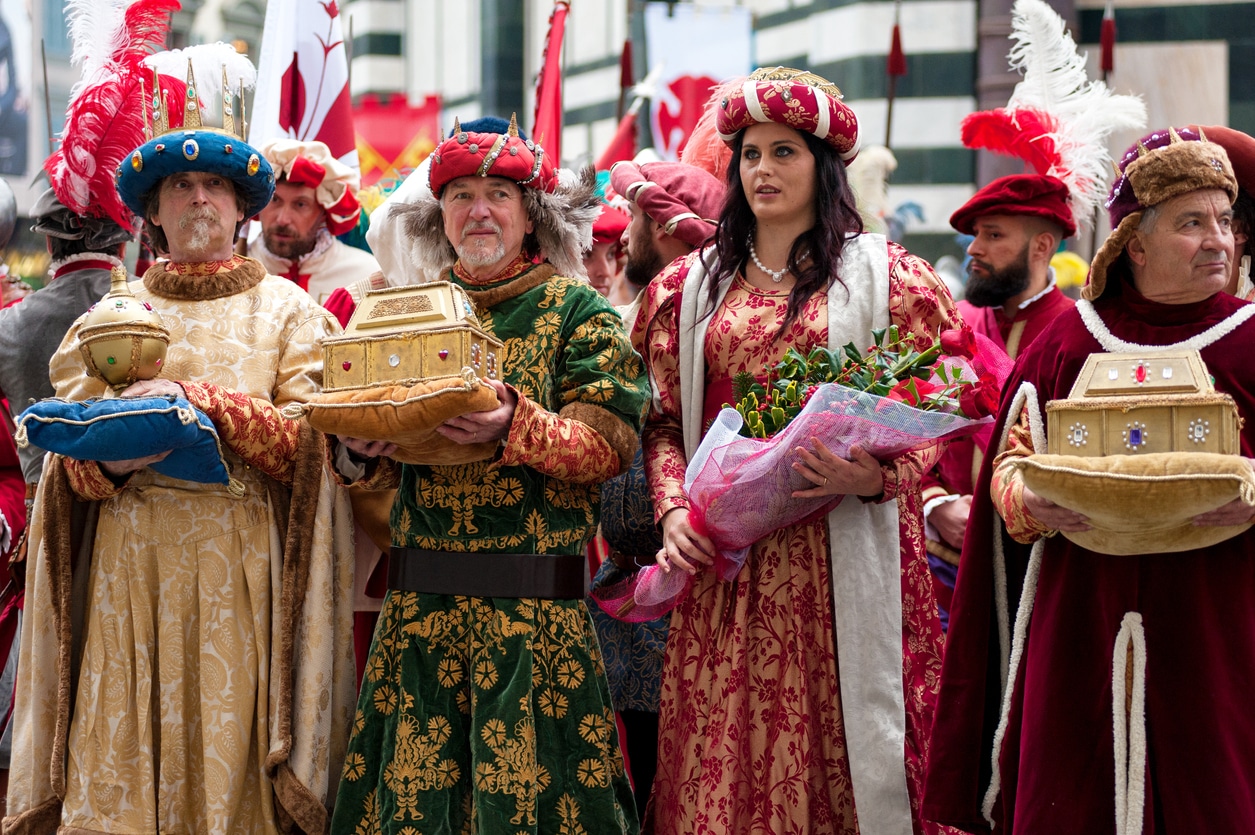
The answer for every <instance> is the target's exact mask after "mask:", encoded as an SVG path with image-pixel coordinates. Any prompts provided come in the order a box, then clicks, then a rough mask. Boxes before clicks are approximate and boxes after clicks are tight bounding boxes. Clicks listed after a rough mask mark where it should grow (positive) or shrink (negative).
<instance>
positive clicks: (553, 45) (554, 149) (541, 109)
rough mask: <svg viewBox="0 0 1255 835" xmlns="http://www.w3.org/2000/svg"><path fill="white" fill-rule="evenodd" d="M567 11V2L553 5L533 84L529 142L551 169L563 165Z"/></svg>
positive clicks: (568, 8)
mask: <svg viewBox="0 0 1255 835" xmlns="http://www.w3.org/2000/svg"><path fill="white" fill-rule="evenodd" d="M570 8H571V4H570V3H569V2H568V0H556V2H555V3H554V4H553V13H552V14H551V15H549V35H548V37H547V38H545V54H544V57H543V58H542V59H541V67H540V77H539V78H538V79H537V80H536V118H535V119H534V120H533V122H532V139H533V140H535V141H536V142H537V143H539V144H540V146H541V147H542V148H544V149H545V153H547V154H548V155H549V157H550V159H552V160H553V163H554V165H559V164H561V162H562V36H563V33H564V32H565V30H566V16H567V12H568V11H570Z"/></svg>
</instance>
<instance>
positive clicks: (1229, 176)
mask: <svg viewBox="0 0 1255 835" xmlns="http://www.w3.org/2000/svg"><path fill="white" fill-rule="evenodd" d="M1124 175H1125V177H1127V178H1128V181H1129V184H1130V185H1131V186H1133V194H1134V195H1135V196H1136V197H1137V202H1138V204H1139V205H1142V206H1157V205H1159V204H1160V203H1162V202H1164V201H1165V200H1171V199H1172V198H1173V197H1179V196H1180V195H1182V194H1185V193H1187V192H1191V191H1198V190H1199V189H1205V188H1217V189H1220V190H1221V191H1223V192H1226V193H1227V194H1228V195H1229V202H1230V203H1232V202H1233V201H1234V200H1236V199H1237V198H1238V181H1237V179H1236V178H1235V177H1234V176H1233V166H1232V165H1231V164H1230V163H1229V155H1228V154H1227V153H1225V149H1224V148H1222V147H1220V146H1219V145H1217V144H1215V143H1214V142H1173V143H1172V144H1170V145H1165V146H1163V147H1162V148H1156V149H1155V150H1153V151H1151V152H1150V153H1147V154H1146V155H1144V156H1140V157H1138V158H1137V159H1135V160H1133V161H1132V162H1130V163H1129V165H1128V167H1127V168H1125V169H1124ZM1121 225H1123V223H1121Z"/></svg>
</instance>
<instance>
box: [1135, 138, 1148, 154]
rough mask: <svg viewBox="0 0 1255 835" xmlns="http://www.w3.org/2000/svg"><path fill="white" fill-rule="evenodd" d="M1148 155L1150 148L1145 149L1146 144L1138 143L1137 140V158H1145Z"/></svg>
mask: <svg viewBox="0 0 1255 835" xmlns="http://www.w3.org/2000/svg"><path fill="white" fill-rule="evenodd" d="M1149 153H1150V148H1147V147H1146V143H1145V142H1142V141H1140V140H1139V141H1138V143H1137V155H1138V156H1139V157H1144V156H1146V155H1147V154H1149Z"/></svg>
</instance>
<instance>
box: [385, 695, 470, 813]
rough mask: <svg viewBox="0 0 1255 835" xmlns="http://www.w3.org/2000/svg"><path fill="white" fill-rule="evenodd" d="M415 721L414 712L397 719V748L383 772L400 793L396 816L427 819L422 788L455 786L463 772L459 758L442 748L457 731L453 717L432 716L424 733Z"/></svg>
mask: <svg viewBox="0 0 1255 835" xmlns="http://www.w3.org/2000/svg"><path fill="white" fill-rule="evenodd" d="M415 725H416V723H415V721H414V719H413V717H410V716H402V717H401V718H400V719H399V720H398V721H397V730H396V736H395V740H396V752H395V753H394V754H393V757H392V759H391V760H389V761H388V765H387V766H386V767H385V768H384V772H383V779H384V784H385V785H386V786H387V787H388V788H389V789H391V790H392V791H393V792H394V793H395V794H396V799H397V812H396V814H395V815H394V816H393V820H398V821H399V820H423V813H422V812H420V811H418V794H419V792H420V791H431V790H433V789H436V790H439V789H448V788H452V787H453V786H454V785H455V784H456V783H457V781H458V778H459V777H460V776H461V771H460V770H459V768H458V764H457V762H456V761H454V760H451V759H443V760H442V759H440V749H441V747H443V746H444V744H445V743H446V742H448V741H449V738H450V736H452V733H453V731H452V728H451V726H450V725H449V720H448V719H446V718H445V717H443V716H433V717H431V718H430V719H428V720H427V733H425V734H421V735H420V734H419V732H418V729H417V728H416V727H415Z"/></svg>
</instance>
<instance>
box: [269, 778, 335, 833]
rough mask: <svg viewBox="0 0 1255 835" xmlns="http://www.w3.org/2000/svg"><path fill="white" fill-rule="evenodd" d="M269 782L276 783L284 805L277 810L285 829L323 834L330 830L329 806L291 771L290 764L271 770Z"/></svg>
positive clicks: (277, 795)
mask: <svg viewBox="0 0 1255 835" xmlns="http://www.w3.org/2000/svg"><path fill="white" fill-rule="evenodd" d="M270 783H271V785H273V786H274V790H275V797H277V798H280V799H281V800H282V804H281V805H280V806H278V807H276V809H275V811H276V812H278V813H279V819H280V820H279V825H280V828H281V829H282V830H283V831H284V832H303V833H305V835H322V833H324V832H326V831H327V827H328V826H330V824H331V821H330V820H328V815H327V807H326V806H323V805H322V801H321V800H319V799H318V798H317V797H315V796H314V793H313V792H311V791H310V790H309V789H307V788H306V787H305V786H303V785H301V781H300V780H298V779H297V778H296V775H295V774H293V773H292V769H291V767H290V766H288V764H287V763H283V764H282V765H280V766H279V767H278V768H276V769H275V770H274V771H273V772H271V775H270Z"/></svg>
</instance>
